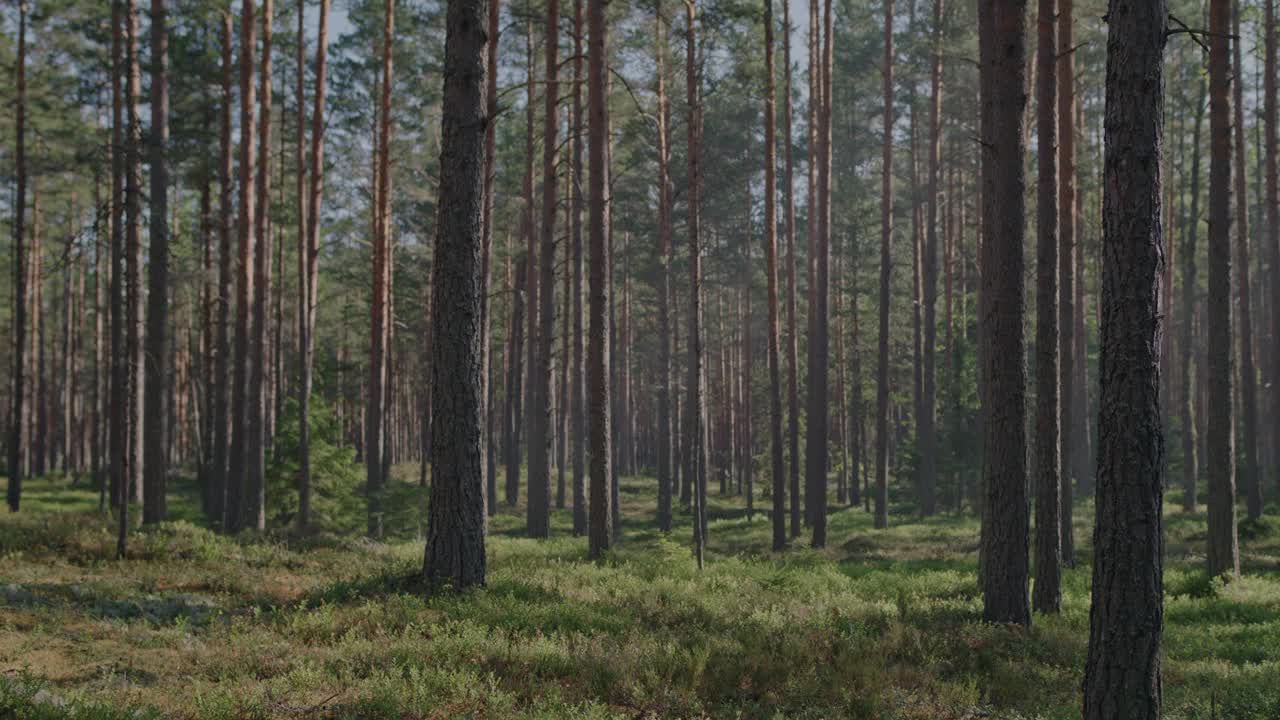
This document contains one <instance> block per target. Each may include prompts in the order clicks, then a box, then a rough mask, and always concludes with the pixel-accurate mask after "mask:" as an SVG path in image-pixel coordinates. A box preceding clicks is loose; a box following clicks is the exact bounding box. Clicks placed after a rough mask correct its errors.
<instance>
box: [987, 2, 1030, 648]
mask: <svg viewBox="0 0 1280 720" xmlns="http://www.w3.org/2000/svg"><path fill="white" fill-rule="evenodd" d="M1025 11H1026V2H1025V0H982V2H981V3H980V7H979V9H978V12H979V13H980V14H983V15H986V16H987V18H988V19H987V21H986V22H985V23H984V27H983V28H982V29H983V30H984V31H986V32H984V33H982V34H983V36H984V37H982V38H981V42H980V45H981V57H982V65H983V69H982V73H981V76H982V81H983V82H982V103H983V105H984V107H983V121H984V122H983V128H982V130H983V132H982V135H983V142H982V145H983V152H984V155H985V158H984V161H983V185H984V188H983V201H984V203H985V204H986V206H987V207H986V213H987V216H988V222H989V227H990V230H991V232H990V235H987V236H984V237H983V244H982V254H983V262H982V293H981V314H982V330H983V332H984V333H985V335H986V337H985V339H984V344H985V347H986V352H985V353H984V357H983V358H982V366H981V368H982V374H983V376H984V379H985V388H986V402H987V405H986V408H987V409H986V421H985V423H984V426H983V475H984V478H983V481H984V492H985V495H986V502H985V510H984V512H983V516H982V521H983V529H982V573H981V575H982V594H983V619H985V620H986V621H987V622H999V623H1015V624H1018V625H1029V624H1030V623H1031V611H1030V607H1029V605H1028V597H1027V581H1028V575H1029V567H1028V565H1029V557H1028V555H1029V552H1028V535H1029V532H1030V527H1029V518H1028V512H1027V504H1028V503H1027V452H1026V384H1027V383H1026V380H1027V369H1026V363H1025V354H1026V343H1025V339H1024V337H1023V333H1024V330H1023V328H1024V320H1025V314H1026V305H1025V300H1024V297H1025V293H1024V284H1025V283H1024V280H1023V267H1024V264H1023V235H1024V224H1025V217H1026V214H1025V207H1024V205H1025V202H1024V196H1025V195H1024V190H1025V179H1024V170H1023V158H1024V157H1025V155H1026V133H1025V120H1026V117H1025V115H1026V112H1025V111H1026V100H1027V98H1026V93H1025V90H1024V88H1025V87H1026V12H1025Z"/></svg>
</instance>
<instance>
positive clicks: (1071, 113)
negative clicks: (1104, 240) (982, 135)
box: [1056, 0, 1088, 567]
mask: <svg viewBox="0 0 1280 720" xmlns="http://www.w3.org/2000/svg"><path fill="white" fill-rule="evenodd" d="M1074 5H1075V0H1058V48H1059V50H1058V67H1057V70H1056V76H1057V82H1058V92H1057V95H1058V359H1059V365H1058V378H1059V380H1058V383H1059V388H1058V410H1059V415H1058V439H1059V447H1058V468H1059V470H1060V472H1061V477H1062V482H1061V487H1060V489H1061V496H1062V500H1061V502H1060V503H1059V505H1060V511H1061V520H1060V523H1061V533H1060V535H1061V539H1060V541H1059V542H1060V543H1061V551H1060V555H1061V557H1062V564H1063V565H1065V566H1067V567H1071V566H1072V565H1074V564H1075V560H1074V556H1075V538H1074V535H1073V533H1072V529H1071V525H1072V512H1071V510H1072V508H1071V501H1072V497H1073V495H1074V493H1073V492H1072V481H1073V479H1074V481H1075V482H1077V483H1079V482H1080V481H1081V478H1082V477H1083V475H1084V474H1085V473H1086V472H1088V469H1086V468H1083V467H1078V466H1076V465H1075V464H1074V462H1073V460H1074V458H1073V455H1072V449H1073V447H1074V446H1075V445H1076V443H1077V441H1076V440H1075V439H1074V438H1073V433H1072V432H1071V427H1072V425H1071V419H1072V413H1073V412H1074V411H1073V403H1072V401H1073V399H1074V398H1073V395H1074V393H1075V389H1074V387H1073V384H1074V381H1075V369H1074V364H1075V363H1076V362H1077V360H1076V357H1075V354H1076V351H1075V342H1076V341H1075V303H1074V297H1073V294H1074V293H1075V283H1076V277H1075V272H1074V270H1075V263H1074V261H1073V255H1072V253H1073V249H1074V245H1075V242H1076V237H1075V235H1076V208H1075V203H1076V136H1075V133H1076V129H1075V59H1074V58H1075V27H1074V26H1073V22H1074V18H1073V13H1074ZM1079 362H1084V358H1080V359H1079Z"/></svg>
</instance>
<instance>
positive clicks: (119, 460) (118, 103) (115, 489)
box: [19, 0, 129, 557]
mask: <svg viewBox="0 0 1280 720" xmlns="http://www.w3.org/2000/svg"><path fill="white" fill-rule="evenodd" d="M123 34H124V3H123V0H114V1H113V2H112V4H111V203H110V207H111V260H110V263H111V287H110V290H109V293H110V296H111V301H110V302H111V389H110V396H109V398H110V399H109V405H110V411H109V415H110V417H109V425H110V436H109V437H108V453H109V455H110V458H109V461H108V466H109V468H110V474H111V503H112V504H113V505H115V506H118V507H119V508H120V518H119V520H120V523H119V533H118V537H117V541H116V554H117V556H119V557H124V553H125V537H126V535H125V532H126V529H127V528H128V512H129V510H128V501H129V483H128V480H127V479H126V477H125V460H126V459H127V457H128V442H129V441H128V427H129V416H128V411H127V408H128V404H127V403H126V402H125V398H126V397H127V395H128V387H129V366H128V365H127V364H126V363H127V359H126V358H125V340H124V324H125V319H124V286H123V283H124V223H123V219H124V204H123V203H122V202H121V193H122V191H123V189H124V117H123V115H124V113H123V109H124V93H123V92H122V88H121V76H122V75H123V73H124V57H123V56H124V37H123ZM19 135H21V133H19ZM20 197H21V196H20ZM22 271H23V272H25V264H24V266H23V270H22ZM20 297H25V294H24V295H22V296H20ZM19 397H20V396H19ZM24 414H25V413H24Z"/></svg>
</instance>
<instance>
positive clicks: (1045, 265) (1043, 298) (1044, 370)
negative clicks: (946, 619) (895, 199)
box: [1031, 0, 1062, 613]
mask: <svg viewBox="0 0 1280 720" xmlns="http://www.w3.org/2000/svg"><path fill="white" fill-rule="evenodd" d="M1055 4H1056V3H1055V0H1039V4H1038V14H1037V17H1036V27H1037V28H1038V30H1039V38H1038V42H1037V44H1036V113H1037V115H1038V117H1037V118H1036V130H1037V137H1036V148H1037V150H1036V165H1037V168H1038V172H1039V175H1038V177H1037V179H1036V427H1035V433H1036V444H1035V453H1036V455H1035V462H1036V467H1035V475H1036V481H1035V482H1036V582H1035V587H1034V588H1033V594H1032V597H1031V603H1032V606H1033V607H1034V608H1035V609H1036V611H1037V612H1042V613H1056V612H1058V611H1060V610H1061V609H1062V578H1061V575H1062V567H1061V562H1062V487H1061V483H1062V478H1061V456H1060V455H1059V452H1060V451H1061V445H1060V443H1061V437H1060V436H1059V433H1060V428H1059V426H1058V421H1059V420H1060V419H1061V418H1060V415H1059V409H1060V408H1059V406H1058V391H1059V389H1060V388H1059V385H1058V383H1059V382H1060V378H1059V376H1058V163H1057V160H1058V157H1057V149H1058V148H1057V143H1058V137H1057V136H1058V122H1057V111H1058V107H1057V90H1058V82H1057V77H1056V75H1057V72H1056V65H1057V61H1058V58H1057V52H1058V49H1057V37H1056V35H1057V33H1056V32H1055V31H1056V30H1057V28H1056V27H1055V20H1056V18H1055V17H1054V13H1055V11H1056V8H1055V7H1054V6H1055Z"/></svg>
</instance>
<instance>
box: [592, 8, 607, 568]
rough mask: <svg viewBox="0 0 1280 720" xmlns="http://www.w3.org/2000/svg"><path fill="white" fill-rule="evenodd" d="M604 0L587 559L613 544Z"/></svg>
mask: <svg viewBox="0 0 1280 720" xmlns="http://www.w3.org/2000/svg"><path fill="white" fill-rule="evenodd" d="M605 4H606V2H605V0H588V9H587V18H588V19H587V24H588V30H589V33H590V35H589V43H588V58H587V85H588V87H587V104H588V110H587V117H588V124H589V128H590V136H589V152H588V163H589V166H590V167H589V172H590V178H591V190H590V220H589V237H590V252H591V257H590V265H591V273H590V283H589V284H590V302H589V305H590V313H591V317H590V327H589V328H588V331H587V408H588V427H589V430H588V432H589V433H590V453H589V456H590V460H591V512H590V518H589V519H590V523H591V528H590V533H589V535H588V544H587V556H588V557H590V558H593V559H594V558H599V557H600V556H601V554H602V553H604V552H605V551H606V550H608V549H609V547H610V546H611V545H612V544H613V511H612V508H611V507H610V505H611V504H612V500H613V498H612V497H611V494H610V492H609V485H610V483H611V482H612V481H613V469H612V467H611V465H612V463H613V453H612V451H611V450H610V448H609V444H610V439H611V437H612V432H611V429H610V425H611V419H612V418H611V413H610V404H609V390H610V388H609V299H608V297H607V290H608V277H607V276H606V274H607V273H608V270H609V265H608V257H607V254H606V253H607V249H608V247H607V245H608V244H607V239H606V236H605V234H606V232H607V230H608V227H609V218H608V206H607V202H608V192H609V168H608V165H607V164H606V156H607V155H606V154H607V152H608V151H607V148H606V147H605V144H606V142H607V139H606V137H605V131H606V127H607V125H608V122H609V115H608V113H609V108H608V98H607V97H606V96H605V90H606V85H605V75H606V73H607V72H608V68H607V64H608V57H607V55H606V47H607V46H606V42H607V40H606V35H605V32H606V30H605Z"/></svg>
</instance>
